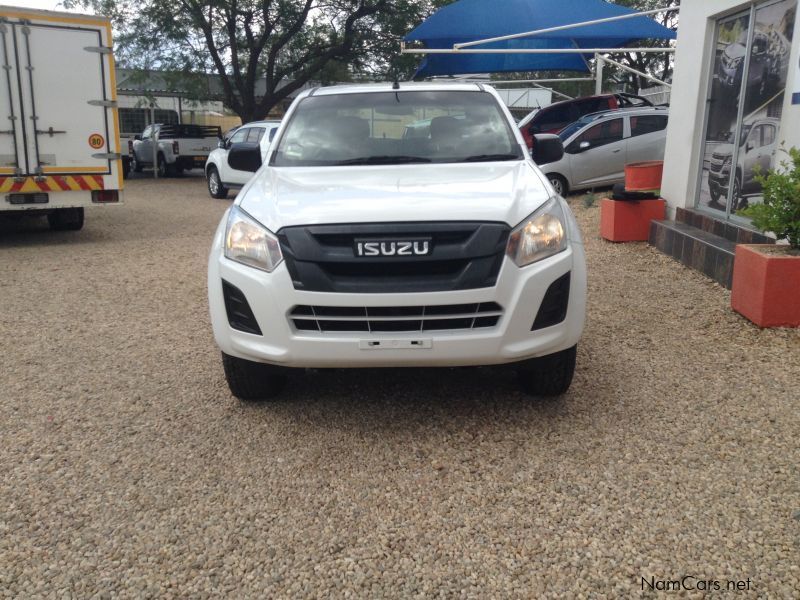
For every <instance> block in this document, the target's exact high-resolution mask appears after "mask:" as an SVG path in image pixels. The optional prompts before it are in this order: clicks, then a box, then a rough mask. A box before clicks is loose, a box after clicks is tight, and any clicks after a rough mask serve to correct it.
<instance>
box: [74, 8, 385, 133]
mask: <svg viewBox="0 0 800 600" xmlns="http://www.w3.org/2000/svg"><path fill="white" fill-rule="evenodd" d="M393 3H394V1H393V0H141V1H136V0H66V2H65V6H67V7H75V6H81V7H88V8H91V9H93V10H94V11H95V12H96V13H98V14H106V15H109V16H110V17H111V18H112V21H113V23H114V28H115V31H116V36H117V44H116V46H117V47H116V54H117V59H118V61H119V63H120V65H121V66H125V67H128V68H142V69H160V70H165V71H183V72H185V73H216V74H217V75H218V76H219V81H220V83H221V88H222V90H221V92H222V97H223V100H224V102H225V104H226V105H227V106H228V107H229V108H231V109H232V110H233V111H234V112H235V113H236V114H237V115H239V117H241V119H242V122H245V123H246V122H248V121H252V120H256V119H262V118H264V117H265V116H266V115H267V113H268V112H269V111H270V110H271V109H272V108H273V107H274V106H276V105H278V104H279V103H280V102H282V101H283V100H285V99H287V98H288V97H289V96H290V95H291V94H292V93H293V92H295V91H297V90H299V89H301V88H302V87H303V86H304V85H306V84H307V83H308V82H309V81H311V80H312V79H314V78H315V77H319V76H320V75H324V74H325V72H326V70H328V72H330V69H331V68H333V66H334V64H335V63H340V64H341V63H345V64H348V63H351V62H357V60H358V57H359V55H360V54H362V52H363V50H364V49H365V47H366V45H367V40H368V39H369V37H370V35H371V33H372V31H373V28H374V24H375V19H376V15H378V14H379V13H381V11H386V10H389V8H390V7H391V5H392V4H393ZM339 68H341V66H340V67H339ZM259 88H260V89H259Z"/></svg>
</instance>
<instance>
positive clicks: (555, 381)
mask: <svg viewBox="0 0 800 600" xmlns="http://www.w3.org/2000/svg"><path fill="white" fill-rule="evenodd" d="M577 351H578V347H577V346H573V347H572V348H567V349H566V350H562V351H561V352H556V353H555V354H549V355H547V356H541V357H539V358H531V359H529V360H526V361H524V362H521V363H519V364H518V365H517V376H518V377H519V383H520V386H521V387H522V390H523V391H524V392H525V393H526V394H530V395H531V396H561V395H562V394H564V393H566V391H567V390H568V389H569V386H570V384H571V383H572V376H573V375H574V374H575V359H576V357H577V353H578V352H577Z"/></svg>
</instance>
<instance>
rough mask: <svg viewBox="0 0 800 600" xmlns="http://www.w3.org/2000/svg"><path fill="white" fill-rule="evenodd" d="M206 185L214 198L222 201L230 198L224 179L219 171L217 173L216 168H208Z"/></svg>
mask: <svg viewBox="0 0 800 600" xmlns="http://www.w3.org/2000/svg"><path fill="white" fill-rule="evenodd" d="M206 183H207V184H208V193H209V194H211V197H212V198H218V199H222V198H227V197H228V188H226V187H225V186H224V185H222V179H220V176H219V171H217V168H216V167H214V166H210V167H208V172H207V173H206Z"/></svg>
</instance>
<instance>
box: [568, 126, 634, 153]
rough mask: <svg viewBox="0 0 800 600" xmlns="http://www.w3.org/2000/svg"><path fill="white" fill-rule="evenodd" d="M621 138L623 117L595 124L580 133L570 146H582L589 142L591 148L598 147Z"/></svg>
mask: <svg viewBox="0 0 800 600" xmlns="http://www.w3.org/2000/svg"><path fill="white" fill-rule="evenodd" d="M620 140H622V119H612V120H610V121H604V122H602V123H598V124H597V125H593V126H592V127H590V128H589V129H587V130H586V131H584V132H583V133H582V134H581V135H579V136H578V138H577V139H576V140H575V141H574V142H573V143H572V144H570V146H574V147H575V148H580V145H581V144H582V143H583V142H589V147H590V148H598V147H600V146H605V145H607V144H613V143H614V142H619V141H620Z"/></svg>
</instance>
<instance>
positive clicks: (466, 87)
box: [304, 81, 488, 96]
mask: <svg viewBox="0 0 800 600" xmlns="http://www.w3.org/2000/svg"><path fill="white" fill-rule="evenodd" d="M397 85H399V88H395V87H394V86H395V84H394V83H392V82H390V81H387V82H383V83H357V84H345V85H332V86H327V87H319V88H314V89H312V90H309V91H308V92H305V93H304V95H310V96H332V95H338V94H364V93H370V92H402V91H420V90H426V91H463V92H476V91H486V87H488V86H483V85H482V84H479V83H442V82H439V81H401V82H399V83H398V84H397Z"/></svg>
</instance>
